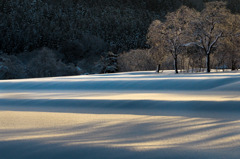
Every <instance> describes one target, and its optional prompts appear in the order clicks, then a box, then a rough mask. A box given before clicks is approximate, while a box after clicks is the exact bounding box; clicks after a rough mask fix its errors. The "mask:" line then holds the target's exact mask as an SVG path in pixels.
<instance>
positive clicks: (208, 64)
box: [206, 54, 211, 73]
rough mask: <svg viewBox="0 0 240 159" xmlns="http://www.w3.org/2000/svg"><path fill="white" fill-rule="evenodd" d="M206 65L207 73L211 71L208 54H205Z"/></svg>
mask: <svg viewBox="0 0 240 159" xmlns="http://www.w3.org/2000/svg"><path fill="white" fill-rule="evenodd" d="M206 66H207V73H210V72H211V69H210V54H207V59H206Z"/></svg>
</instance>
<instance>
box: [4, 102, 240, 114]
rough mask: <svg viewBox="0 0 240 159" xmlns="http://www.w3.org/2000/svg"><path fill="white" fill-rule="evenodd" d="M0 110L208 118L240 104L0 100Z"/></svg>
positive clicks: (236, 108)
mask: <svg viewBox="0 0 240 159" xmlns="http://www.w3.org/2000/svg"><path fill="white" fill-rule="evenodd" d="M0 110H13V111H18V110H19V111H43V112H69V113H95V114H109V113H113V114H114V113H117V114H136V115H183V116H190V117H193V116H196V117H197V116H199V117H201V116H202V115H203V116H205V117H206V116H207V113H208V115H210V116H209V117H212V116H211V114H215V115H216V114H218V113H219V114H221V113H230V114H234V113H236V114H239V112H240V102H239V101H225V102H213V101H151V100H134V101H133V100H72V99H71V100H70V99H56V100H46V99H38V100H29V99H0ZM189 112H190V113H189ZM164 113H166V114H164ZM201 114H202V115H201ZM238 118H239V117H238Z"/></svg>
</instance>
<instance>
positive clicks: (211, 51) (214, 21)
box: [147, 2, 240, 73]
mask: <svg viewBox="0 0 240 159" xmlns="http://www.w3.org/2000/svg"><path fill="white" fill-rule="evenodd" d="M147 38H148V44H150V45H151V46H152V49H154V50H161V51H157V52H155V53H158V54H162V56H165V54H166V53H169V54H171V56H172V58H173V60H174V69H175V72H176V73H178V70H179V69H178V66H179V64H178V61H179V60H180V59H181V60H183V63H184V62H186V58H187V59H188V60H189V59H190V58H192V56H193V54H196V52H197V53H198V54H197V55H194V56H195V58H196V59H201V60H202V57H203V55H204V56H205V58H206V69H207V72H210V70H211V64H210V62H211V61H213V60H211V59H210V58H211V57H215V58H218V60H219V62H220V63H221V67H223V68H225V67H231V68H232V70H235V69H237V68H238V67H239V65H240V63H239V62H240V47H239V42H240V16H239V15H238V14H232V13H231V11H230V10H228V9H227V8H226V3H224V2H209V3H206V7H205V9H203V10H202V11H201V12H198V11H196V10H194V9H190V8H188V7H186V6H182V7H181V8H179V9H178V10H177V11H175V12H172V13H169V14H168V15H167V16H166V20H165V21H163V22H162V21H160V20H156V21H154V22H153V23H152V24H151V26H150V28H149V32H148V35H147ZM180 56H181V57H180ZM179 57H180V58H179ZM227 58H228V63H224V62H222V61H224V60H225V61H226V59H227ZM184 60H185V61H184ZM162 62H163V61H159V63H162ZM227 64H228V66H226V65H227ZM183 65H184V64H183ZM183 65H182V67H184V66H183ZM229 65H230V66H229ZM198 67H200V66H198ZM201 67H202V66H201Z"/></svg>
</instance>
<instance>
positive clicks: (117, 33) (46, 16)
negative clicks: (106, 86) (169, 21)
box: [0, 0, 240, 78]
mask: <svg viewBox="0 0 240 159" xmlns="http://www.w3.org/2000/svg"><path fill="white" fill-rule="evenodd" d="M205 2H208V0H202V1H201V0H200V1H196V0H114V1H113V0H19V1H16V0H1V1H0V35H1V36H0V52H2V53H1V54H2V56H1V59H0V62H1V61H2V62H1V63H2V64H3V63H6V61H9V60H6V55H5V54H7V55H11V56H16V58H18V60H20V61H21V62H22V63H23V64H24V65H25V67H24V68H26V66H27V65H29V63H30V61H31V60H33V58H34V57H35V55H34V54H36V52H39V50H40V49H41V48H48V49H51V50H52V51H50V52H53V54H54V57H55V60H56V61H60V62H62V63H64V64H65V65H66V66H68V65H74V66H75V67H78V68H79V69H80V70H81V72H85V73H86V72H88V73H94V72H96V73H99V72H108V71H106V69H105V68H108V66H106V65H105V64H104V61H106V60H108V58H109V55H111V54H112V53H109V51H110V52H113V53H114V54H119V53H122V52H124V51H129V50H132V49H147V48H149V47H150V46H149V45H148V44H147V43H146V42H147V39H146V35H147V33H148V28H149V26H150V24H151V23H152V22H153V21H154V20H156V19H159V20H164V19H165V16H166V15H167V13H169V12H173V11H175V10H177V9H178V8H179V7H180V6H181V5H182V4H184V5H187V6H189V7H192V8H195V9H197V10H202V9H203V8H204V3H205ZM239 4H240V3H239V0H228V8H230V9H231V10H232V11H233V12H239V11H240V6H239ZM44 50H45V51H46V49H44ZM40 52H41V51H40ZM48 52H49V50H48ZM3 54H4V56H3ZM4 57H5V58H4ZM24 57H25V58H26V59H28V61H26V60H21V59H24ZM114 57H115V55H114ZM8 59H11V58H10V57H8ZM4 61H5V62H4ZM10 61H11V60H10ZM71 67H72V66H71ZM2 68H3V67H2ZM79 69H78V70H79ZM102 69H104V71H103V70H102ZM110 70H111V71H109V72H112V68H111V69H110ZM115 71H116V70H115ZM25 72H26V71H25ZM71 72H72V71H71ZM2 74H3V73H2ZM5 75H6V73H5ZM54 75H59V74H51V75H50V74H49V76H54ZM38 76H39V75H38ZM42 76H45V75H42ZM25 77H32V76H30V75H28V76H25ZM34 77H37V75H35V76H34ZM5 78H8V76H6V77H5ZM11 78H13V77H11Z"/></svg>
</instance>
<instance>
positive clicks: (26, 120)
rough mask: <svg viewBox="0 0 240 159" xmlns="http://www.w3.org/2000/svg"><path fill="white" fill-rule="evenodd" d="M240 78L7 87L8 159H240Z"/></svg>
mask: <svg viewBox="0 0 240 159" xmlns="http://www.w3.org/2000/svg"><path fill="white" fill-rule="evenodd" d="M239 114H240V73H239V72H227V73H210V74H205V73H198V74H179V75H176V74H174V73H173V71H166V72H164V73H162V74H156V73H154V72H151V71H150V72H132V73H117V74H105V75H89V76H72V77H55V78H39V79H22V80H3V81H0V154H1V155H0V159H11V158H24V159H26V158H37V159H38V158H140V159H141V158H161V157H162V158H230V159H231V158H234V159H235V158H236V159H237V158H239V156H240V152H239V149H240V115H239Z"/></svg>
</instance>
